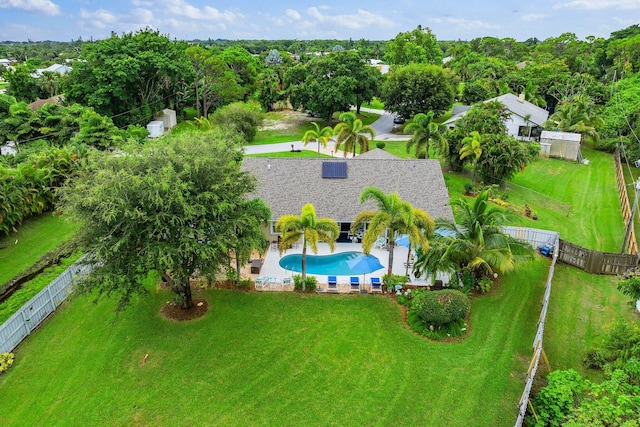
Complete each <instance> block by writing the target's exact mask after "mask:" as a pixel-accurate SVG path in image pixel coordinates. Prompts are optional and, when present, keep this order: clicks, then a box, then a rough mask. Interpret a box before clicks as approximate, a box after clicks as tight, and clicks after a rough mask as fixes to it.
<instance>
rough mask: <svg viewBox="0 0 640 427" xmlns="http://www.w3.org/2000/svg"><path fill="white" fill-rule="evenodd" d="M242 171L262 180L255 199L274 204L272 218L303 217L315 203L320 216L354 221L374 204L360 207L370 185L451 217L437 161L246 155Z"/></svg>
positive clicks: (373, 155) (381, 154)
mask: <svg viewBox="0 0 640 427" xmlns="http://www.w3.org/2000/svg"><path fill="white" fill-rule="evenodd" d="M242 165H243V168H244V169H245V170H247V171H250V172H251V173H252V174H253V175H254V176H255V177H256V178H257V180H258V185H257V190H256V193H255V195H256V196H257V197H259V198H261V199H263V200H264V201H266V202H267V203H268V204H269V206H271V212H272V218H273V219H278V218H279V217H280V216H282V215H285V214H293V215H299V214H300V210H301V209H302V206H303V205H304V204H306V203H312V204H313V205H314V207H315V209H316V214H317V215H318V217H330V218H332V219H334V220H335V221H338V222H351V221H352V220H353V219H354V218H355V216H356V215H357V214H358V213H359V212H361V211H363V210H365V209H375V205H374V204H373V203H372V202H366V203H364V204H360V193H361V192H362V190H363V189H364V188H365V187H367V186H372V187H376V188H379V189H380V190H382V191H383V192H384V193H386V194H388V193H392V192H396V191H397V192H398V194H399V195H400V197H401V198H402V199H404V200H406V201H408V202H409V203H411V204H412V205H413V206H414V207H415V208H420V209H423V210H425V211H427V212H428V213H429V215H430V216H431V217H433V218H437V217H445V218H448V219H453V213H452V210H451V207H450V206H449V193H448V191H447V187H446V185H445V182H444V176H443V174H442V169H441V167H440V163H439V162H438V160H431V159H430V160H423V159H420V160H404V159H400V158H398V157H396V156H394V155H392V154H389V153H387V152H386V151H383V150H380V149H375V150H372V151H369V152H367V153H364V154H361V155H359V156H357V157H355V158H353V159H326V158H299V159H297V158H264V157H247V158H245V159H244V160H243V164H242Z"/></svg>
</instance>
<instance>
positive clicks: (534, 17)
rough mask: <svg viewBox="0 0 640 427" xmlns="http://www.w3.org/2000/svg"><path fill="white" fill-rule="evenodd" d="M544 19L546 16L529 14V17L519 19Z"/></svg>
mask: <svg viewBox="0 0 640 427" xmlns="http://www.w3.org/2000/svg"><path fill="white" fill-rule="evenodd" d="M546 17H547V16H546V15H542V14H541V13H531V14H529V15H524V16H522V17H521V18H520V19H522V20H523V21H538V20H540V19H544V18H546Z"/></svg>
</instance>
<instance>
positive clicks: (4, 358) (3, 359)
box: [0, 353, 13, 374]
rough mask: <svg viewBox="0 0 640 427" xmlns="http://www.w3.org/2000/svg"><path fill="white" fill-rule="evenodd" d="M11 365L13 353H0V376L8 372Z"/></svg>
mask: <svg viewBox="0 0 640 427" xmlns="http://www.w3.org/2000/svg"><path fill="white" fill-rule="evenodd" d="M11 365H13V353H0V374H3V373H5V372H7V371H8V370H9V368H10V367H11Z"/></svg>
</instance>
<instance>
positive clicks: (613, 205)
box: [508, 146, 624, 252]
mask: <svg viewBox="0 0 640 427" xmlns="http://www.w3.org/2000/svg"><path fill="white" fill-rule="evenodd" d="M582 152H583V155H584V157H586V158H588V159H589V160H590V162H591V163H590V164H589V165H583V164H579V163H575V162H568V161H564V160H556V159H539V160H537V161H535V162H534V163H532V164H531V165H529V166H527V168H526V169H525V171H524V172H523V173H521V174H518V175H517V176H516V177H515V179H514V180H513V181H512V182H513V185H511V184H510V185H509V199H508V201H509V202H511V203H512V204H513V205H514V206H515V207H516V210H517V211H518V212H524V205H525V203H526V204H529V206H530V207H531V209H532V211H533V212H534V213H536V214H537V215H538V216H539V220H538V221H533V220H531V219H528V218H526V217H524V216H520V218H519V219H518V221H517V222H516V225H522V226H526V227H535V228H543V229H547V230H555V231H559V232H560V236H561V238H563V239H565V240H568V241H570V242H572V243H575V244H577V245H580V246H583V247H586V248H588V249H594V250H600V251H606V252H619V251H620V249H621V246H622V240H623V238H624V223H623V220H622V212H621V210H620V198H619V196H618V187H617V184H616V177H615V169H614V165H613V157H612V155H611V154H607V153H603V152H599V151H595V150H593V149H591V148H589V147H588V146H583V147H582Z"/></svg>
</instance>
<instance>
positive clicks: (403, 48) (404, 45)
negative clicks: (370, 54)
mask: <svg viewBox="0 0 640 427" xmlns="http://www.w3.org/2000/svg"><path fill="white" fill-rule="evenodd" d="M386 47H387V51H386V53H385V55H384V58H385V59H386V60H387V62H388V63H389V64H392V65H407V64H411V63H428V64H441V63H442V49H440V46H438V41H437V40H436V36H435V35H434V34H433V33H432V32H431V30H430V29H429V28H427V27H424V28H423V27H422V26H421V25H418V27H417V28H416V29H414V30H412V31H406V32H402V33H398V34H397V35H396V37H395V38H394V39H393V40H391V41H389V42H387V46H386Z"/></svg>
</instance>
